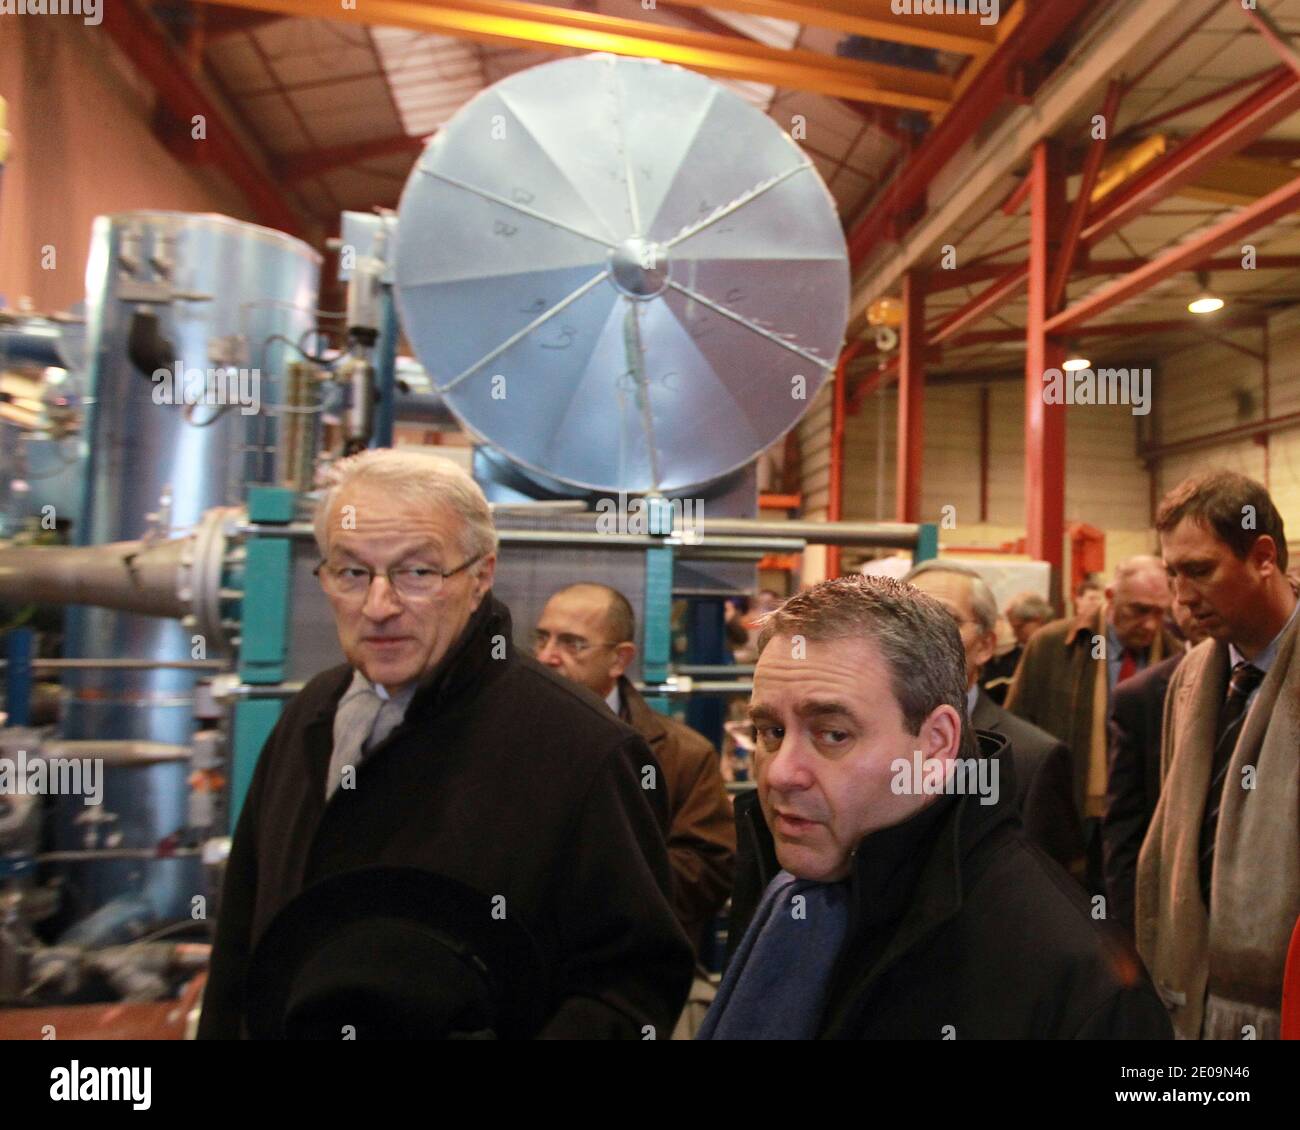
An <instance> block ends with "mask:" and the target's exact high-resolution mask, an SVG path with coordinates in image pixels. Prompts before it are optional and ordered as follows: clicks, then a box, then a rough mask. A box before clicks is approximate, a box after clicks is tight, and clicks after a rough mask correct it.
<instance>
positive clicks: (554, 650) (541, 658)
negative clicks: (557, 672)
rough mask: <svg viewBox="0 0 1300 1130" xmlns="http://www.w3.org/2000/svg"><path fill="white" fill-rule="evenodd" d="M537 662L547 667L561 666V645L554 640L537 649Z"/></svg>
mask: <svg viewBox="0 0 1300 1130" xmlns="http://www.w3.org/2000/svg"><path fill="white" fill-rule="evenodd" d="M537 662H538V663H544V664H546V666H547V667H559V666H561V663H560V648H559V645H558V644H557V643H556V642H555V641H554V640H547V641H546V642H545V643H544V644H542V646H541V647H539V648H538V649H537Z"/></svg>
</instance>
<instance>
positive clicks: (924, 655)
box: [758, 574, 976, 757]
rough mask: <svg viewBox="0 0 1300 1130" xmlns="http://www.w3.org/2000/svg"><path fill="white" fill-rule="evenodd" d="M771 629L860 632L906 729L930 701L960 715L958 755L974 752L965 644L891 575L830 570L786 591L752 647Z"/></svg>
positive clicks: (947, 619) (952, 624) (915, 724)
mask: <svg viewBox="0 0 1300 1130" xmlns="http://www.w3.org/2000/svg"><path fill="white" fill-rule="evenodd" d="M777 636H782V637H792V636H802V637H803V638H804V639H808V640H842V639H860V640H863V641H865V642H868V643H871V644H873V645H874V646H875V647H876V648H877V649H878V650H879V652H880V654H881V656H882V657H883V659H884V661H885V663H886V665H887V666H888V667H889V672H890V684H891V690H892V691H893V695H894V698H895V700H896V701H897V702H898V707H899V710H901V711H902V714H903V721H904V722H905V723H906V725H907V727H908V732H909V733H913V734H917V733H920V731H921V724H922V723H923V722H924V721H925V720H926V718H928V717H929V716H930V714H931V713H933V711H934V709H935V707H937V706H943V705H947V706H951V707H952V708H953V709H954V710H956V711H957V714H958V715H959V716H960V717H961V719H962V737H961V749H960V756H962V757H973V756H975V752H976V746H975V731H974V730H973V729H972V728H971V726H970V722H969V719H967V717H966V651H965V648H963V646H962V642H961V633H960V632H959V631H958V630H957V623H956V621H954V620H953V618H952V616H951V615H950V614H949V612H948V610H947V609H946V608H945V607H944V606H943V605H942V604H940V603H939V602H938V601H937V600H935V599H934V598H933V597H931V596H928V595H927V594H926V593H923V592H922V591H921V590H920V589H916V588H913V587H912V586H911V585H909V584H904V583H903V582H902V581H896V580H894V579H893V578H892V577H867V576H862V575H860V574H858V575H854V576H849V577H836V578H835V579H834V580H830V581H823V582H822V583H821V584H819V585H814V586H813V587H812V588H810V589H808V590H807V591H806V592H801V593H799V594H798V595H797V596H792V597H791V598H790V599H789V600H787V601H786V602H785V603H784V604H783V605H781V607H780V608H778V609H777V610H776V611H775V612H773V613H771V614H770V615H769V616H767V617H765V618H764V623H763V628H762V631H761V632H760V633H759V636H758V652H759V654H760V655H762V653H763V649H764V648H765V647H767V645H768V644H769V643H770V642H771V641H772V640H773V639H774V638H775V637H777Z"/></svg>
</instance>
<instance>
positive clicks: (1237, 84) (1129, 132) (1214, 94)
mask: <svg viewBox="0 0 1300 1130" xmlns="http://www.w3.org/2000/svg"><path fill="white" fill-rule="evenodd" d="M1276 74H1277V68H1276V67H1268V68H1266V69H1265V70H1262V71H1256V72H1255V73H1254V74H1250V75H1246V77H1245V78H1239V79H1236V80H1235V81H1233V82H1230V83H1228V84H1227V85H1226V86H1221V87H1219V88H1218V89H1216V90H1211V91H1210V92H1209V93H1208V94H1202V95H1201V96H1200V97H1199V98H1193V99H1191V100H1190V101H1187V102H1183V103H1180V104H1179V105H1177V106H1175V107H1173V108H1172V109H1170V110H1165V111H1163V112H1162V113H1159V114H1156V115H1155V116H1154V117H1150V118H1144V119H1143V120H1142V121H1140V122H1134V123H1133V124H1132V125H1131V126H1129V127H1128V129H1126V130H1125V131H1124V133H1123V136H1122V137H1119V138H1116V141H1126V140H1128V139H1130V138H1137V137H1140V136H1142V135H1143V134H1145V132H1146V131H1147V130H1150V129H1154V128H1155V127H1156V126H1158V125H1162V124H1163V123H1165V122H1171V121H1173V120H1174V119H1175V118H1181V117H1182V116H1183V115H1184V114H1190V113H1191V112H1192V111H1193V110H1199V109H1200V108H1201V107H1202V106H1208V105H1209V104H1210V103H1211V102H1218V101H1219V100H1220V99H1222V98H1227V97H1228V95H1230V94H1236V93H1237V91H1239V90H1245V89H1246V88H1247V87H1250V86H1257V85H1259V84H1260V83H1262V82H1264V81H1265V80H1266V79H1271V78H1273V76H1274V75H1276Z"/></svg>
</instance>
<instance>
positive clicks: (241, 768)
mask: <svg viewBox="0 0 1300 1130" xmlns="http://www.w3.org/2000/svg"><path fill="white" fill-rule="evenodd" d="M297 497H298V496H297V495H296V494H295V493H294V492H293V491H291V490H288V489H286V488H284V487H251V488H250V489H249V492H248V519H249V521H250V522H255V523H257V524H259V525H287V524H288V523H290V522H292V521H293V519H294V512H295V509H296V504H297ZM245 551H246V557H245V559H244V577H245V583H244V596H243V601H242V604H241V608H240V643H239V681H240V682H241V683H251V684H258V685H263V686H265V685H267V684H274V683H282V682H284V674H285V664H286V662H287V660H288V654H289V601H290V583H291V579H292V576H293V542H292V540H291V539H290V538H289V537H288V536H286V537H275V536H267V535H266V534H263V533H258V534H256V535H254V536H250V537H249V538H248V540H247V542H246V543H245ZM250 582H254V583H250ZM281 706H282V703H281V700H280V699H278V698H253V699H242V700H240V701H238V702H236V703H235V708H234V715H235V717H234V729H233V734H232V739H231V744H232V746H233V748H232V750H231V759H232V763H233V765H232V771H231V778H230V828H231V831H232V832H233V831H234V829H235V826H236V825H237V824H238V823H239V813H240V811H241V809H242V808H243V806H244V798H245V797H246V796H247V795H248V787H249V785H250V784H252V781H253V772H254V770H255V769H256V768H257V759H258V757H260V756H261V753H262V747H263V746H264V745H265V744H266V739H267V738H268V737H270V736H271V731H272V730H273V729H275V724H276V722H277V721H279V718H280V709H281Z"/></svg>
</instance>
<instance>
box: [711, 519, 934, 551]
mask: <svg viewBox="0 0 1300 1130" xmlns="http://www.w3.org/2000/svg"><path fill="white" fill-rule="evenodd" d="M695 525H696V528H697V529H698V530H699V531H700V532H701V533H703V535H704V537H705V539H706V541H707V539H709V538H712V537H715V536H718V535H722V534H733V535H739V536H742V537H752V536H763V535H770V536H771V537H776V538H780V537H786V538H802V539H803V540H804V541H806V542H807V543H808V544H809V545H849V546H882V547H885V548H897V549H911V548H913V547H914V546H915V545H916V541H917V538H918V536H919V532H920V526H919V525H918V524H917V523H915V522H768V521H764V520H762V519H758V518H705V519H703V520H702V521H700V522H697V523H696V524H695Z"/></svg>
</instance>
